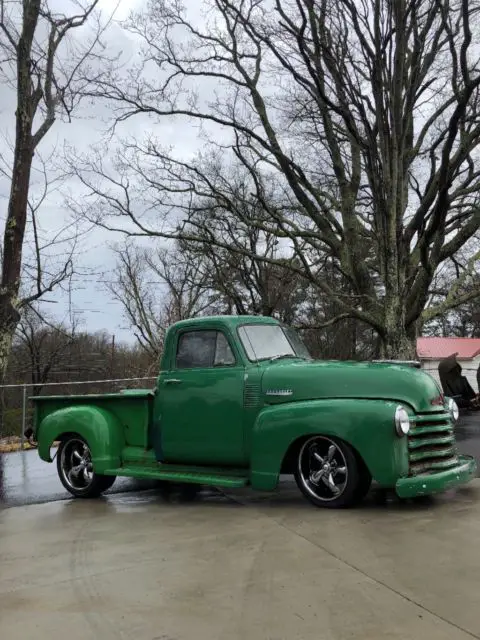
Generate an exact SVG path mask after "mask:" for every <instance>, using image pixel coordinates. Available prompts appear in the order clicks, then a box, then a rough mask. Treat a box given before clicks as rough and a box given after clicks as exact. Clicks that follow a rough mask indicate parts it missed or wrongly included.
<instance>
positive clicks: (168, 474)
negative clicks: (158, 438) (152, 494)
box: [104, 464, 249, 489]
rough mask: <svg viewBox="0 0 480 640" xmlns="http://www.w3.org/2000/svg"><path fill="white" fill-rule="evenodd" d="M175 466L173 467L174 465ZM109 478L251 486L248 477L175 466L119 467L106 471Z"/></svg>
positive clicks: (220, 485) (233, 486) (232, 486)
mask: <svg viewBox="0 0 480 640" xmlns="http://www.w3.org/2000/svg"><path fill="white" fill-rule="evenodd" d="M172 466H173V465H172ZM104 474H105V475H107V476H124V477H129V478H140V479H142V480H167V481H169V482H186V483H190V484H204V485H208V486H217V487H230V488H232V489H233V488H236V487H245V486H247V484H249V479H248V476H247V475H233V474H232V475H230V474H228V472H225V473H218V472H217V473H215V471H208V470H204V471H198V470H195V471H188V469H186V468H184V470H182V469H179V468H178V467H177V466H175V467H174V468H173V469H169V468H168V465H161V464H159V465H158V466H156V467H151V466H149V467H143V468H142V467H141V466H137V465H135V466H131V467H119V468H118V469H107V470H106V471H104Z"/></svg>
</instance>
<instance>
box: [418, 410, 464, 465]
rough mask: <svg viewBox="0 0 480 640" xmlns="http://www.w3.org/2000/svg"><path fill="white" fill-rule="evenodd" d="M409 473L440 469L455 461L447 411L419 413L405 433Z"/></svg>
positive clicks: (453, 438) (455, 447)
mask: <svg viewBox="0 0 480 640" xmlns="http://www.w3.org/2000/svg"><path fill="white" fill-rule="evenodd" d="M408 457H409V465H410V475H412V476H418V475H422V474H430V473H435V472H436V471H444V470H445V469H450V468H451V467H454V466H456V465H457V464H458V449H457V445H456V442H455V435H454V433H453V423H452V420H451V418H450V414H449V413H446V412H444V411H441V412H438V413H428V414H419V415H417V416H416V417H415V418H414V420H413V421H412V427H411V429H410V433H409V434H408Z"/></svg>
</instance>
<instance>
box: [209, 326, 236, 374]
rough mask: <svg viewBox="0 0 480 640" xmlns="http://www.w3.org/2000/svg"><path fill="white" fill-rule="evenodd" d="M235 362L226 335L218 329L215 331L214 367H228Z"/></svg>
mask: <svg viewBox="0 0 480 640" xmlns="http://www.w3.org/2000/svg"><path fill="white" fill-rule="evenodd" d="M233 364H235V356H234V355H233V351H232V350H231V349H230V345H229V344H228V341H227V339H226V337H225V336H224V335H223V333H220V331H219V332H218V333H217V344H216V348H215V361H214V366H216V367H222V366H223V367H228V366H231V365H233Z"/></svg>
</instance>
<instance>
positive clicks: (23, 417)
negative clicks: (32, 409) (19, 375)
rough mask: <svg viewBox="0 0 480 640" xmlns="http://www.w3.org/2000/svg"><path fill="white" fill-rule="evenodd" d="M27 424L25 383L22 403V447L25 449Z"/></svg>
mask: <svg viewBox="0 0 480 640" xmlns="http://www.w3.org/2000/svg"><path fill="white" fill-rule="evenodd" d="M26 426H27V385H26V384H24V385H23V403H22V435H21V440H20V442H21V444H20V449H21V451H23V447H24V446H25V428H26Z"/></svg>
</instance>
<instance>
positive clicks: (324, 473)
mask: <svg viewBox="0 0 480 640" xmlns="http://www.w3.org/2000/svg"><path fill="white" fill-rule="evenodd" d="M295 480H296V482H297V485H298V487H299V489H300V491H301V492H302V493H303V495H304V496H305V497H306V498H307V499H308V500H310V502H312V503H313V504H314V505H315V506H317V507H326V508H330V509H335V508H342V507H349V506H352V505H354V504H355V503H357V502H360V500H362V499H363V498H364V497H365V495H366V494H367V492H368V489H369V487H370V481H371V479H370V474H369V473H368V471H367V470H366V469H364V465H362V464H360V463H359V460H358V458H357V456H356V454H355V452H354V450H353V449H352V448H351V447H350V446H349V445H348V444H347V443H346V442H343V441H341V440H337V439H336V438H327V437H326V436H313V437H311V438H309V439H308V440H307V441H306V442H304V443H303V445H302V446H301V448H300V451H299V454H298V458H297V463H296V468H295Z"/></svg>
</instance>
